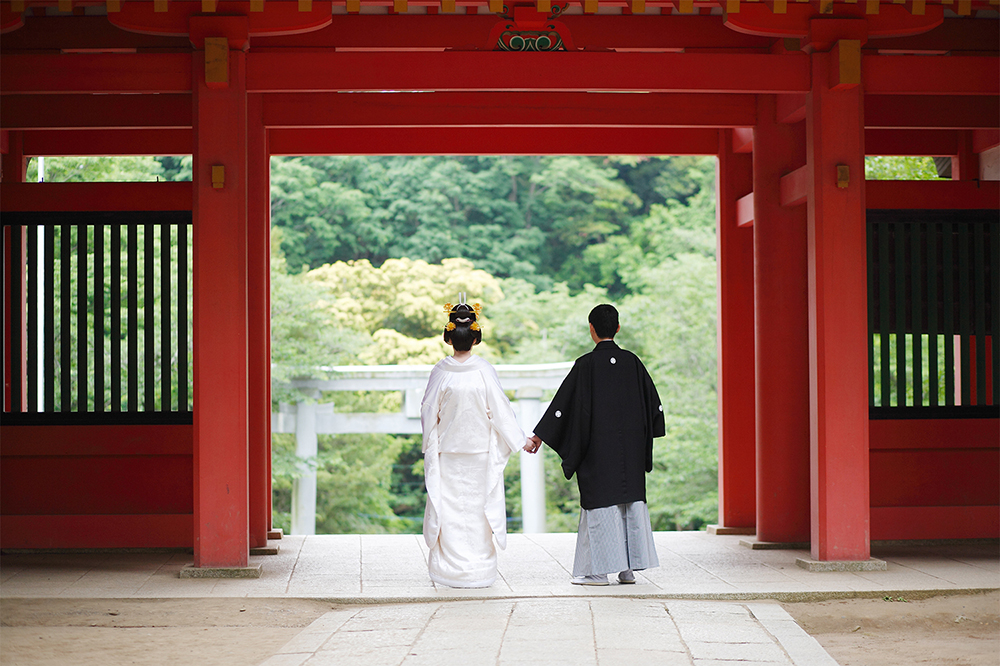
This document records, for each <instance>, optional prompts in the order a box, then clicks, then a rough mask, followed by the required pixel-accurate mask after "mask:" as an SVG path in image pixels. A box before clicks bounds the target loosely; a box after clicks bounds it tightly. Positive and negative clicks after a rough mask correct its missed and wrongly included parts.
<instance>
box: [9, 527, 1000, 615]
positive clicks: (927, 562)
mask: <svg viewBox="0 0 1000 666" xmlns="http://www.w3.org/2000/svg"><path fill="white" fill-rule="evenodd" d="M575 538H576V536H575V535H574V534H531V535H526V534H512V535H510V537H509V539H508V541H509V544H508V547H507V549H506V550H505V551H501V552H500V554H499V557H498V561H499V577H498V579H497V582H496V583H495V584H494V585H493V586H492V587H490V588H487V589H483V590H456V589H452V588H448V587H443V586H437V585H435V584H433V583H432V582H431V581H430V579H429V578H428V577H427V549H426V546H425V545H424V544H423V539H422V537H421V536H420V535H364V536H361V535H329V536H327V535H323V536H309V537H302V536H298V537H296V536H286V537H285V538H284V539H282V540H281V549H280V550H279V552H278V554H277V555H266V556H257V557H251V558H250V561H251V564H253V565H260V567H261V571H262V574H261V577H260V578H258V579H253V580H220V579H189V580H184V579H180V578H179V573H180V571H181V570H182V569H183V568H184V567H185V566H186V565H188V564H190V562H191V555H190V554H188V553H178V552H148V553H93V552H88V553H6V554H4V555H2V558H0V562H2V566H0V573H2V576H0V598H2V597H60V596H66V597H88V596H103V597H117V598H121V597H135V598H159V597H191V596H228V597H283V596H294V597H310V598H321V599H327V600H330V601H334V602H341V603H393V602H403V601H443V600H452V599H454V600H462V599H483V598H511V599H513V598H546V597H548V598H551V597H630V598H659V599H667V598H674V599H677V598H693V599H729V600H753V599H761V598H768V599H778V600H781V601H808V600H820V599H832V598H844V597H852V596H869V597H871V596H883V595H889V594H893V593H900V592H903V593H906V594H907V595H908V596H910V597H914V598H915V597H916V596H919V595H920V594H926V595H930V594H936V593H958V592H963V591H980V590H990V589H998V588H1000V557H998V551H997V546H996V543H982V542H970V543H965V544H963V543H958V544H949V545H927V546H907V545H892V546H887V547H883V548H879V547H873V549H872V555H873V556H874V557H877V558H879V559H882V560H884V561H885V562H886V563H887V570H886V571H858V572H850V571H834V572H809V571H805V570H803V569H801V568H799V567H797V566H796V565H795V560H796V558H799V557H808V556H809V553H808V552H807V551H799V550H750V549H747V548H743V547H741V546H740V545H739V540H740V539H741V538H742V537H740V536H739V535H710V534H707V533H705V532H657V533H654V541H655V543H656V547H657V551H658V554H659V558H660V567H658V568H656V569H650V570H647V571H642V572H637V577H636V578H637V584H636V585H618V584H617V583H614V582H613V583H612V584H611V585H609V586H607V587H598V588H594V587H586V588H582V587H578V586H571V585H569V584H568V580H569V578H570V572H571V570H572V564H573V562H572V560H573V552H574V543H575ZM612 578H613V577H612Z"/></svg>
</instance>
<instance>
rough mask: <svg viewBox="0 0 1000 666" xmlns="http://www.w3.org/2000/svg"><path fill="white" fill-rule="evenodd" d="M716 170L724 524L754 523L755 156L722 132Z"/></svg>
mask: <svg viewBox="0 0 1000 666" xmlns="http://www.w3.org/2000/svg"><path fill="white" fill-rule="evenodd" d="M716 168H717V171H716V197H717V201H716V243H717V245H716V263H717V265H718V271H719V274H718V277H719V286H718V290H719V291H718V297H719V303H718V308H719V311H718V324H717V325H718V354H719V359H718V364H719V365H718V368H719V370H718V371H719V388H718V394H719V417H718V418H719V526H720V527H733V528H740V527H743V528H751V527H753V526H754V515H755V508H754V507H755V505H754V492H755V490H754V487H755V485H754V474H753V464H754V462H753V461H754V392H753V388H752V387H753V377H754V356H753V321H754V312H753V235H754V231H753V228H752V227H746V228H740V227H738V226H737V219H738V217H737V200H738V199H739V198H740V197H742V196H744V195H746V194H748V193H749V192H750V189H751V161H750V155H749V154H741V153H734V152H733V132H732V130H720V131H719V160H718V164H717V167H716Z"/></svg>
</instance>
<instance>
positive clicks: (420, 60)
mask: <svg viewBox="0 0 1000 666" xmlns="http://www.w3.org/2000/svg"><path fill="white" fill-rule="evenodd" d="M247 89H248V90H249V91H252V92H324V91H335V90H349V91H376V90H437V91H458V90H489V91H503V92H514V91H526V90H532V91H566V92H579V91H640V90H641V91H652V92H668V91H669V92H704V93H713V92H720V93H789V92H805V91H807V90H809V59H808V56H806V55H805V54H795V55H770V54H752V53H741V54H738V55H734V54H726V53H590V52H574V53H564V52H561V53H498V52H468V53H448V52H442V53H426V52H425V53H385V52H377V53H330V52H319V53H310V54H309V57H308V61H307V62H306V63H305V64H303V62H302V54H301V53H298V52H295V51H287V50H286V51H271V52H263V53H262V52H256V53H255V52H254V51H253V50H251V51H250V53H249V54H248V55H247Z"/></svg>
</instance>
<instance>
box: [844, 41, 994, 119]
mask: <svg viewBox="0 0 1000 666" xmlns="http://www.w3.org/2000/svg"><path fill="white" fill-rule="evenodd" d="M912 60H913V58H912V57H907V56H871V55H866V56H863V57H862V59H861V76H862V79H863V80H864V82H865V89H866V90H867V91H869V92H873V93H876V94H879V95H975V96H980V95H998V94H1000V61H998V60H997V58H996V57H989V56H959V55H953V56H949V57H947V58H920V59H919V62H911V61H912ZM994 120H995V118H994Z"/></svg>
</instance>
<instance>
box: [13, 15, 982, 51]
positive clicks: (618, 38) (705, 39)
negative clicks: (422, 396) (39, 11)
mask: <svg viewBox="0 0 1000 666" xmlns="http://www.w3.org/2000/svg"><path fill="white" fill-rule="evenodd" d="M560 20H561V21H562V22H563V23H564V24H566V26H567V27H568V28H569V30H570V34H572V36H573V41H574V43H575V44H576V46H577V48H584V47H587V46H599V47H602V48H612V49H613V48H625V49H628V48H687V49H692V48H695V49H697V48H727V49H728V48H764V49H766V48H768V47H769V46H770V42H771V40H770V39H768V38H761V37H756V36H753V35H745V34H741V33H738V32H735V31H733V30H730V29H728V28H726V27H725V26H724V20H725V19H724V17H722V16H697V15H692V16H680V15H658V16H653V15H650V16H634V15H633V16H626V15H621V16H616V15H604V14H602V15H600V16H587V15H582V16H581V15H570V16H563V17H561V19H560ZM496 22H497V17H496V16H495V15H492V14H475V15H473V14H469V15H461V14H456V15H443V14H439V15H437V16H426V15H405V14H404V15H396V16H389V15H372V14H362V15H353V16H344V15H335V16H333V22H332V24H331V25H329V26H327V27H326V28H323V29H322V30H317V31H315V32H309V33H305V34H301V35H282V36H275V37H260V36H255V37H253V38H252V43H253V48H255V49H256V48H276V47H279V48H280V47H299V48H333V47H336V48H439V49H440V48H453V49H464V48H468V47H470V46H476V47H478V48H482V46H481V45H480V44H478V43H476V39H475V36H477V35H479V34H482V35H483V36H484V37H485V36H486V35H488V34H489V32H490V30H491V29H492V27H493V26H494V25H495V24H496ZM2 46H3V51H4V52H5V53H9V52H11V51H23V50H31V51H41V50H58V49H95V48H137V49H140V50H141V49H159V50H164V49H182V50H186V49H188V48H190V46H189V43H188V40H187V38H186V37H171V36H161V35H143V34H138V33H133V32H127V31H124V30H120V29H118V28H116V27H114V26H112V25H111V24H110V23H109V22H108V20H107V18H106V17H104V16H59V17H57V16H28V17H25V20H24V27H23V28H20V29H18V30H15V31H13V32H10V33H7V34H5V35H4V37H3V45H2ZM867 48H869V49H887V50H891V51H902V52H929V51H930V52H933V51H940V52H951V53H956V52H959V53H960V52H961V51H985V52H990V51H997V50H998V49H1000V40H998V32H997V30H996V25H995V24H993V23H991V22H990V21H987V20H980V21H970V20H968V19H965V18H946V19H945V20H944V22H943V23H942V24H941V25H940V26H939V27H937V28H935V29H934V30H932V31H930V32H927V33H924V34H921V35H913V36H911V37H892V38H887V39H881V38H875V37H870V38H869V41H868V45H867Z"/></svg>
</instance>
